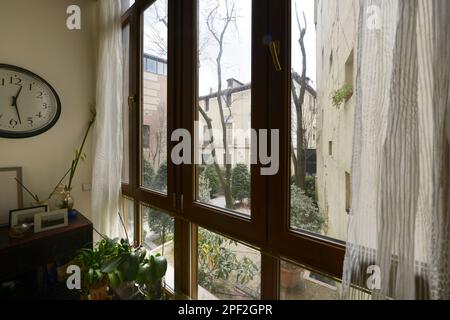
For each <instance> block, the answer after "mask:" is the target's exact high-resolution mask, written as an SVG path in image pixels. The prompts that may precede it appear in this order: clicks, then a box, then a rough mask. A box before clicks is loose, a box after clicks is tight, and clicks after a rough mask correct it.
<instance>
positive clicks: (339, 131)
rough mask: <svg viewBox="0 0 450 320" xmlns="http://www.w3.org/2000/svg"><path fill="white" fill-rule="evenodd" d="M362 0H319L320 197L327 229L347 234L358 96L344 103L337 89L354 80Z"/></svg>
mask: <svg viewBox="0 0 450 320" xmlns="http://www.w3.org/2000/svg"><path fill="white" fill-rule="evenodd" d="M358 14H359V1H357V0H345V1H343V0H341V1H336V0H316V28H317V105H318V117H317V122H318V124H317V186H316V188H317V197H318V204H319V210H320V212H321V214H322V216H324V217H325V218H326V220H327V230H326V232H325V233H326V235H328V236H330V237H333V238H337V239H340V240H345V239H346V237H347V223H348V214H349V210H350V200H351V194H350V179H351V165H352V149H353V117H354V110H355V101H354V97H353V96H350V97H349V98H348V99H346V101H345V102H343V103H342V104H341V105H340V106H339V107H336V106H334V105H333V102H332V96H333V94H334V93H335V92H336V91H337V90H339V89H341V88H343V87H344V86H345V85H348V86H351V87H353V86H354V80H355V76H356V74H355V72H356V68H354V67H353V66H354V65H356V63H357V61H356V59H357V54H356V41H357V27H358Z"/></svg>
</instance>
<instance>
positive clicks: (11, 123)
mask: <svg viewBox="0 0 450 320" xmlns="http://www.w3.org/2000/svg"><path fill="white" fill-rule="evenodd" d="M9 124H10V125H11V126H12V127H13V128H15V127H16V126H17V124H18V122H17V121H16V120H14V119H11V121H9Z"/></svg>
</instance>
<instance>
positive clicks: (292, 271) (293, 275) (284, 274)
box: [280, 266, 303, 289]
mask: <svg viewBox="0 0 450 320" xmlns="http://www.w3.org/2000/svg"><path fill="white" fill-rule="evenodd" d="M302 272H303V270H302V269H300V268H286V267H283V266H282V267H281V268H280V278H281V279H280V284H281V287H283V288H284V289H294V288H296V287H297V286H298V284H299V279H300V277H301V275H302Z"/></svg>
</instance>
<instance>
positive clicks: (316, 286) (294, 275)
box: [280, 260, 370, 300]
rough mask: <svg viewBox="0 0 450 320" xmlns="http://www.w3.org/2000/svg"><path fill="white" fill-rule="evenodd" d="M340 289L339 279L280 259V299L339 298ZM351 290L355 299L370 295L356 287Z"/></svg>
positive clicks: (367, 297) (366, 297)
mask: <svg viewBox="0 0 450 320" xmlns="http://www.w3.org/2000/svg"><path fill="white" fill-rule="evenodd" d="M340 290H341V282H340V281H339V280H336V279H334V278H332V277H329V276H326V275H323V274H322V273H319V272H315V271H313V270H309V269H305V268H302V267H299V266H297V265H295V264H292V263H290V262H287V261H284V260H281V263H280V299H281V300H339V299H340V295H339V292H340ZM351 290H352V296H353V297H354V298H355V299H357V300H367V299H370V295H368V294H366V293H365V292H363V291H360V290H358V289H356V288H352V289H351Z"/></svg>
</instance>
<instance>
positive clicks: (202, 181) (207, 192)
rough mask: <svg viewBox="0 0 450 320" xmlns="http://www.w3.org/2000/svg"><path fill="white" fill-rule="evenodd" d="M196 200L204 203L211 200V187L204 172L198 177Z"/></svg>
mask: <svg viewBox="0 0 450 320" xmlns="http://www.w3.org/2000/svg"><path fill="white" fill-rule="evenodd" d="M198 200H200V201H201V202H204V203H209V201H210V200H211V187H210V186H209V180H208V179H207V178H206V174H205V171H204V170H203V171H202V172H201V173H200V175H199V176H198Z"/></svg>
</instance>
